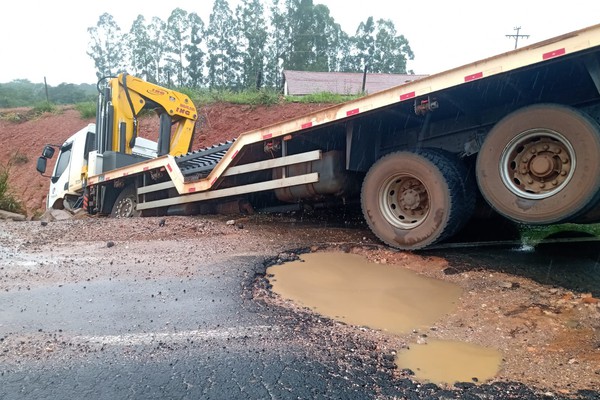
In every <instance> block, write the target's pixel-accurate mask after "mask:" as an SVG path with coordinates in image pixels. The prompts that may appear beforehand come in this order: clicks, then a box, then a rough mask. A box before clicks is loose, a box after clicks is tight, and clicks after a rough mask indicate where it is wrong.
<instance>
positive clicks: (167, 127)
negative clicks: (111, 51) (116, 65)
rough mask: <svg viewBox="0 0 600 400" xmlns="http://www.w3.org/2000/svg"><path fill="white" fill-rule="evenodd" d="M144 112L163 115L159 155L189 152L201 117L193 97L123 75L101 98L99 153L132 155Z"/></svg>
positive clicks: (102, 92)
mask: <svg viewBox="0 0 600 400" xmlns="http://www.w3.org/2000/svg"><path fill="white" fill-rule="evenodd" d="M142 110H154V111H155V112H156V113H157V114H158V115H159V116H160V131H159V134H158V149H157V152H158V155H159V156H162V155H165V154H170V155H172V156H178V155H181V154H185V153H187V152H188V151H190V147H191V144H192V140H193V135H194V126H195V123H196V119H197V117H198V115H197V111H196V107H195V106H194V104H193V102H192V101H191V100H190V98H189V97H188V96H186V95H185V94H183V93H179V92H176V91H173V90H169V89H166V88H163V87H160V86H157V85H154V84H152V83H149V82H146V81H144V80H142V79H139V78H136V77H134V76H131V75H128V74H126V73H122V74H119V75H118V76H117V77H115V78H112V79H110V81H109V84H108V86H107V87H106V88H105V89H103V90H101V91H100V95H99V97H98V113H97V115H98V117H97V124H96V125H97V135H98V152H99V153H104V152H105V151H114V152H118V153H123V154H131V153H132V148H133V147H134V146H135V140H136V138H137V137H138V129H139V127H138V116H139V114H140V112H141V111H142Z"/></svg>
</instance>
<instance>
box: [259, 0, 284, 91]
mask: <svg viewBox="0 0 600 400" xmlns="http://www.w3.org/2000/svg"><path fill="white" fill-rule="evenodd" d="M268 21H269V24H268V26H269V28H268V30H267V33H268V36H267V45H266V63H265V84H266V85H267V86H270V87H274V88H277V89H281V86H282V81H283V76H282V69H283V65H284V63H285V60H286V58H287V55H288V53H289V52H288V49H289V37H290V25H289V19H288V18H287V11H286V8H284V5H283V4H282V3H281V0H271V4H270V7H269V17H268Z"/></svg>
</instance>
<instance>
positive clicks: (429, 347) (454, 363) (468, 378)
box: [396, 340, 502, 384]
mask: <svg viewBox="0 0 600 400" xmlns="http://www.w3.org/2000/svg"><path fill="white" fill-rule="evenodd" d="M501 362H502V354H501V353H500V352H499V351H498V350H496V349H490V348H487V347H482V346H476V345H472V344H469V343H463V342H452V341H444V340H430V341H428V342H427V344H426V345H412V346H411V347H410V350H403V351H401V352H399V353H398V356H397V358H396V364H397V365H398V367H399V368H408V369H410V370H411V371H413V372H414V373H415V378H416V379H418V380H426V381H429V382H433V383H437V384H442V383H446V384H453V383H455V382H483V381H485V380H488V379H491V378H493V377H494V376H495V375H496V374H497V373H498V370H499V369H500V363H501Z"/></svg>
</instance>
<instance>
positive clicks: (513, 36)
mask: <svg viewBox="0 0 600 400" xmlns="http://www.w3.org/2000/svg"><path fill="white" fill-rule="evenodd" d="M520 30H521V27H520V26H516V27H515V31H517V34H516V35H506V37H507V38H515V49H516V48H517V44H518V43H519V38H525V39H527V38H529V35H520V34H519V31H520Z"/></svg>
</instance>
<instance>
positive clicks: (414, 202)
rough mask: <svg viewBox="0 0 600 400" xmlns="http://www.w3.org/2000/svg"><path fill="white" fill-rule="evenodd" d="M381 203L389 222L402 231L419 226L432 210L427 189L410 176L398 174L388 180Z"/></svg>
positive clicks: (380, 198) (380, 195)
mask: <svg viewBox="0 0 600 400" xmlns="http://www.w3.org/2000/svg"><path fill="white" fill-rule="evenodd" d="M379 203H380V209H381V210H382V211H383V217H384V218H385V219H386V220H387V222H389V223H390V224H391V225H393V226H395V227H396V228H400V229H412V228H415V227H416V226H419V225H420V224H421V223H423V221H425V219H426V218H427V215H428V214H429V209H430V207H429V205H430V202H429V192H428V191H427V188H426V187H425V185H424V184H423V182H421V181H420V180H419V179H417V178H415V177H414V176H412V175H408V174H397V175H394V176H393V177H391V178H390V179H388V180H387V181H386V182H385V183H384V185H382V189H381V191H380V192H379Z"/></svg>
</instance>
